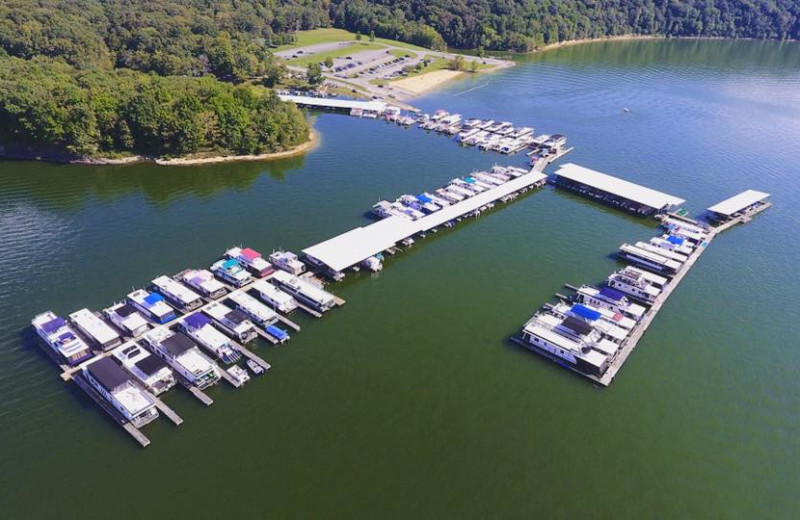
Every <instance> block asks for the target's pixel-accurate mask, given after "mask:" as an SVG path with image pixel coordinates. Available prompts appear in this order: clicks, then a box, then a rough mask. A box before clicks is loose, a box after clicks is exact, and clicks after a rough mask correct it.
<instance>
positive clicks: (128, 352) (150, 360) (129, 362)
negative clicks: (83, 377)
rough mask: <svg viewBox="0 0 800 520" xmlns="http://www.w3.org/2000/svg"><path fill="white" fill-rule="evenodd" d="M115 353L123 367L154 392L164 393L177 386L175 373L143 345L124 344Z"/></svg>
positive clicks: (157, 393) (156, 393)
mask: <svg viewBox="0 0 800 520" xmlns="http://www.w3.org/2000/svg"><path fill="white" fill-rule="evenodd" d="M113 354H114V357H115V358H117V359H118V360H119V362H120V363H122V366H123V368H125V370H127V371H128V373H130V374H131V375H132V376H133V377H134V378H136V379H137V380H138V381H139V384H141V385H143V386H144V387H145V388H147V389H148V390H150V391H151V392H153V394H155V395H159V394H163V393H164V392H166V391H167V390H169V389H170V388H172V387H173V386H175V383H176V381H175V375H174V374H173V373H172V370H170V368H169V367H168V366H167V364H166V363H164V361H163V360H162V359H160V358H158V357H156V356H154V355H153V354H151V353H150V352H148V351H147V350H145V349H144V348H142V347H141V346H139V345H136V344H132V345H122V346H120V347H117V349H116V350H114V352H113Z"/></svg>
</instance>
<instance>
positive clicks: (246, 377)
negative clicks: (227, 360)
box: [225, 365, 250, 388]
mask: <svg viewBox="0 0 800 520" xmlns="http://www.w3.org/2000/svg"><path fill="white" fill-rule="evenodd" d="M225 372H227V373H228V375H229V376H231V379H233V380H234V381H236V384H235V385H234V386H236V388H239V387H242V386H244V385H245V384H246V383H247V382H248V381H250V374H248V373H247V370H245V369H243V368H242V367H240V366H239V365H231V366H230V367H228V368H226V369H225Z"/></svg>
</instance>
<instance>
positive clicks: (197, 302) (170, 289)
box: [153, 275, 219, 311]
mask: <svg viewBox="0 0 800 520" xmlns="http://www.w3.org/2000/svg"><path fill="white" fill-rule="evenodd" d="M215 281H216V280H215ZM217 283H219V282H217ZM153 287H154V288H155V290H156V291H158V292H159V293H160V294H161V295H162V296H163V297H164V298H166V299H167V301H169V302H170V303H171V304H172V305H174V306H176V307H177V308H179V309H181V310H183V311H193V310H195V309H196V308H198V307H200V306H201V305H203V299H202V298H201V297H200V295H199V294H197V293H196V292H194V291H193V290H191V289H189V288H188V287H186V286H184V285H182V284H180V283H178V282H176V281H175V280H173V279H172V278H170V277H169V276H165V275H161V276H159V277H158V278H155V279H154V280H153Z"/></svg>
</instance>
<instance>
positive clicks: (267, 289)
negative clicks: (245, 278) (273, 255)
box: [253, 280, 297, 314]
mask: <svg viewBox="0 0 800 520" xmlns="http://www.w3.org/2000/svg"><path fill="white" fill-rule="evenodd" d="M253 289H255V290H256V291H257V292H258V295H259V296H260V297H261V299H262V300H263V301H264V302H265V303H266V304H267V305H269V306H270V307H272V308H273V309H275V310H277V311H278V312H282V313H284V314H288V313H290V312H292V311H293V310H295V309H296V308H297V301H296V300H295V299H294V298H293V297H292V296H290V295H289V294H286V293H285V292H283V291H281V290H280V289H278V288H277V287H275V285H273V284H271V283H269V282H268V281H266V280H258V281H257V282H256V283H254V284H253Z"/></svg>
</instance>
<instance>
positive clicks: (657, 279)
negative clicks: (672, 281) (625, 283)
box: [623, 265, 669, 289]
mask: <svg viewBox="0 0 800 520" xmlns="http://www.w3.org/2000/svg"><path fill="white" fill-rule="evenodd" d="M623 271H624V272H626V273H630V274H632V275H638V276H641V277H642V278H643V279H644V280H647V282H648V283H649V284H650V285H652V286H654V287H657V288H659V289H663V288H664V287H665V286H666V285H667V283H669V278H666V277H664V276H659V275H657V274H655V273H651V272H650V271H645V270H644V269H639V268H638V267H633V266H632V265H627V266H625V268H624V269H623Z"/></svg>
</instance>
